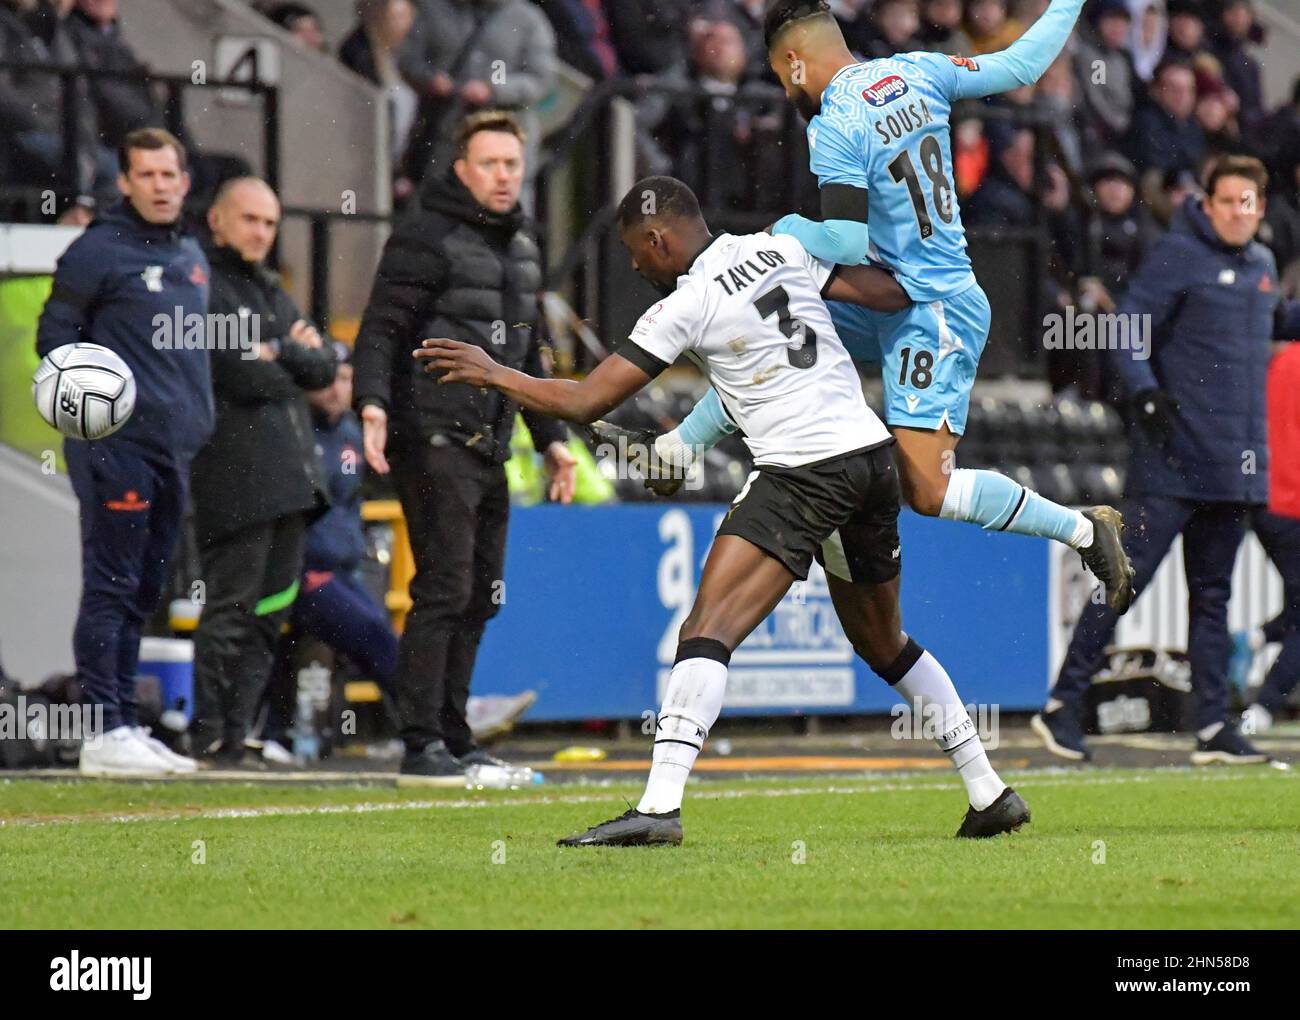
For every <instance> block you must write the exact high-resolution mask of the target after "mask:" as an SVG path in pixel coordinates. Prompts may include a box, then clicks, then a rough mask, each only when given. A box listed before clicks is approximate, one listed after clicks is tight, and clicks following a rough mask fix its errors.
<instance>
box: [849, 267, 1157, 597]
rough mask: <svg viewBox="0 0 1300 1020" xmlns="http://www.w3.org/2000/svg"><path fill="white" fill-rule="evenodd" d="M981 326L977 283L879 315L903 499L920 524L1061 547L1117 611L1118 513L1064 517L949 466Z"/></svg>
mask: <svg viewBox="0 0 1300 1020" xmlns="http://www.w3.org/2000/svg"><path fill="white" fill-rule="evenodd" d="M989 318H990V313H989V303H988V298H987V297H985V295H984V291H983V290H981V289H980V287H979V285H978V284H973V285H972V286H970V287H968V288H967V289H966V290H964V291H962V292H961V293H960V294H957V295H956V296H955V297H951V298H947V299H945V300H943V301H930V302H918V303H916V304H914V305H912V306H911V307H910V308H908V309H906V310H905V311H903V312H901V313H898V314H897V315H894V316H889V317H887V321H886V323H885V326H884V328H883V329H882V331H881V340H880V346H881V349H882V352H883V361H882V365H881V378H882V381H883V383H884V392H885V421H886V422H887V423H888V425H889V428H890V431H891V432H893V434H894V438H895V439H896V440H897V447H896V457H897V460H898V467H899V472H900V478H899V480H900V482H901V483H902V488H903V498H904V500H905V501H906V502H907V504H908V506H910V507H911V508H912V509H913V510H915V511H916V512H917V513H919V514H924V515H926V516H928V517H942V518H944V519H946V520H954V521H967V522H969V523H971V524H978V525H980V526H981V527H982V528H984V529H985V530H988V531H1009V532H1013V533H1015V534H1020V535H1035V536H1038V537H1040V538H1050V539H1054V540H1055V541H1058V542H1063V543H1065V544H1066V545H1068V546H1070V547H1071V548H1072V549H1074V550H1076V551H1077V552H1078V553H1079V556H1080V557H1081V558H1082V559H1083V562H1084V563H1085V564H1086V565H1087V567H1088V568H1089V569H1090V570H1091V571H1092V572H1093V573H1094V574H1095V575H1096V576H1097V579H1098V580H1099V581H1101V582H1102V584H1104V585H1105V586H1106V595H1107V601H1108V602H1109V603H1110V606H1111V608H1112V609H1114V610H1116V611H1117V612H1120V613H1123V612H1124V611H1125V610H1127V609H1128V607H1129V605H1130V603H1131V602H1132V601H1133V586H1132V574H1133V567H1132V564H1130V563H1129V560H1128V557H1127V556H1126V555H1125V553H1124V548H1123V543H1122V537H1123V524H1124V522H1123V518H1122V517H1121V516H1120V514H1119V511H1117V510H1115V509H1114V508H1113V507H1108V506H1098V507H1092V508H1090V509H1088V510H1083V511H1079V510H1074V509H1071V508H1070V507H1065V506H1061V505H1060V504H1059V503H1054V502H1052V501H1051V500H1049V499H1046V498H1044V497H1043V496H1041V495H1040V494H1039V493H1037V492H1034V491H1033V490H1032V489H1029V488H1026V487H1025V486H1023V485H1021V484H1020V483H1019V482H1016V481H1013V480H1012V479H1010V478H1007V477H1006V476H1005V475H1002V474H999V473H998V472H996V471H986V470H970V469H967V468H958V467H957V466H956V453H955V451H956V447H957V443H958V441H959V440H960V439H961V434H962V433H963V432H964V431H965V430H966V416H967V412H968V411H969V409H970V393H971V387H972V386H973V385H974V382H975V373H976V370H977V368H978V366H979V358H980V354H981V353H982V351H983V349H984V344H985V342H986V341H987V338H988V329H989ZM837 321H838V320H837Z"/></svg>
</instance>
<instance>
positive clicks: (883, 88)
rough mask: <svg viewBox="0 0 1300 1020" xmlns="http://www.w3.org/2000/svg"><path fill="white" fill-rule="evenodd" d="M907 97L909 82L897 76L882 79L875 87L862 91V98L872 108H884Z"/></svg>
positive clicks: (871, 86) (892, 75)
mask: <svg viewBox="0 0 1300 1020" xmlns="http://www.w3.org/2000/svg"><path fill="white" fill-rule="evenodd" d="M905 95H907V82H905V81H903V79H902V77H901V76H900V75H897V74H891V75H890V76H889V77H887V78H881V79H880V81H878V82H876V83H875V84H874V85H868V86H867V87H866V88H865V89H863V90H862V98H863V99H865V100H866V101H867V102H868V103H870V104H871V105H872V106H884V105H885V104H886V103H892V102H893V101H894V100H895V99H897V98H898V97H899V96H905Z"/></svg>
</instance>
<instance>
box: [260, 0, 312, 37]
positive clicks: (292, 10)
mask: <svg viewBox="0 0 1300 1020" xmlns="http://www.w3.org/2000/svg"><path fill="white" fill-rule="evenodd" d="M266 16H267V17H268V18H270V19H271V20H272V21H274V22H275V23H276V24H277V25H279V26H280V27H281V28H283V29H284V30H285V31H286V32H287V31H292V30H293V23H294V22H295V21H297V20H298V19H299V18H314V19H315V20H316V21H318V22H319V21H320V15H319V14H317V13H316V12H315V11H313V10H312V9H311V8H310V7H308V6H307V5H306V4H298V3H283V4H275V5H274V6H273V7H271V8H270V9H268V10H267V12H266Z"/></svg>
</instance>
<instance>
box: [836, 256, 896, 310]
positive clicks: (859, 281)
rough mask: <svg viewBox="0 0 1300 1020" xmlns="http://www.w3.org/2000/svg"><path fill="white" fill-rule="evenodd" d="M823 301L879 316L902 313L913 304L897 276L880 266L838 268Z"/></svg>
mask: <svg viewBox="0 0 1300 1020" xmlns="http://www.w3.org/2000/svg"><path fill="white" fill-rule="evenodd" d="M822 297H824V298H825V299H826V300H827V301H847V302H848V303H849V304H854V305H862V307H863V308H870V309H871V310H872V311H876V312H900V311H902V310H903V309H904V308H906V307H907V306H908V305H910V304H911V303H912V299H911V298H910V297H908V296H907V291H905V290H903V287H902V284H900V283H899V282H898V281H897V280H896V279H894V274H893V273H891V272H888V271H887V270H884V269H881V268H879V267H878V266H837V267H836V269H835V275H834V276H832V277H831V279H830V282H829V283H828V284H827V285H826V286H825V288H823V290H822Z"/></svg>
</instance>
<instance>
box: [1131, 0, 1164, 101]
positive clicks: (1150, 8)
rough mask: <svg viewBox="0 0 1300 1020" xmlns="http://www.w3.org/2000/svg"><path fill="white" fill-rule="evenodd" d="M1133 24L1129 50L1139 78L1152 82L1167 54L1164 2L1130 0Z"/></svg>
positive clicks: (1162, 0) (1156, 0) (1160, 0)
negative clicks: (1162, 59)
mask: <svg viewBox="0 0 1300 1020" xmlns="http://www.w3.org/2000/svg"><path fill="white" fill-rule="evenodd" d="M1129 10H1130V11H1132V12H1133V24H1132V25H1131V26H1130V28H1129V37H1128V48H1129V52H1130V53H1132V54H1133V66H1134V67H1135V68H1136V69H1137V73H1138V77H1139V78H1141V79H1142V80H1143V81H1150V80H1151V78H1152V76H1153V75H1154V74H1155V71H1156V68H1157V67H1159V66H1160V60H1161V58H1162V57H1163V56H1164V53H1165V41H1166V38H1167V25H1166V22H1165V6H1164V0H1129Z"/></svg>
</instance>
